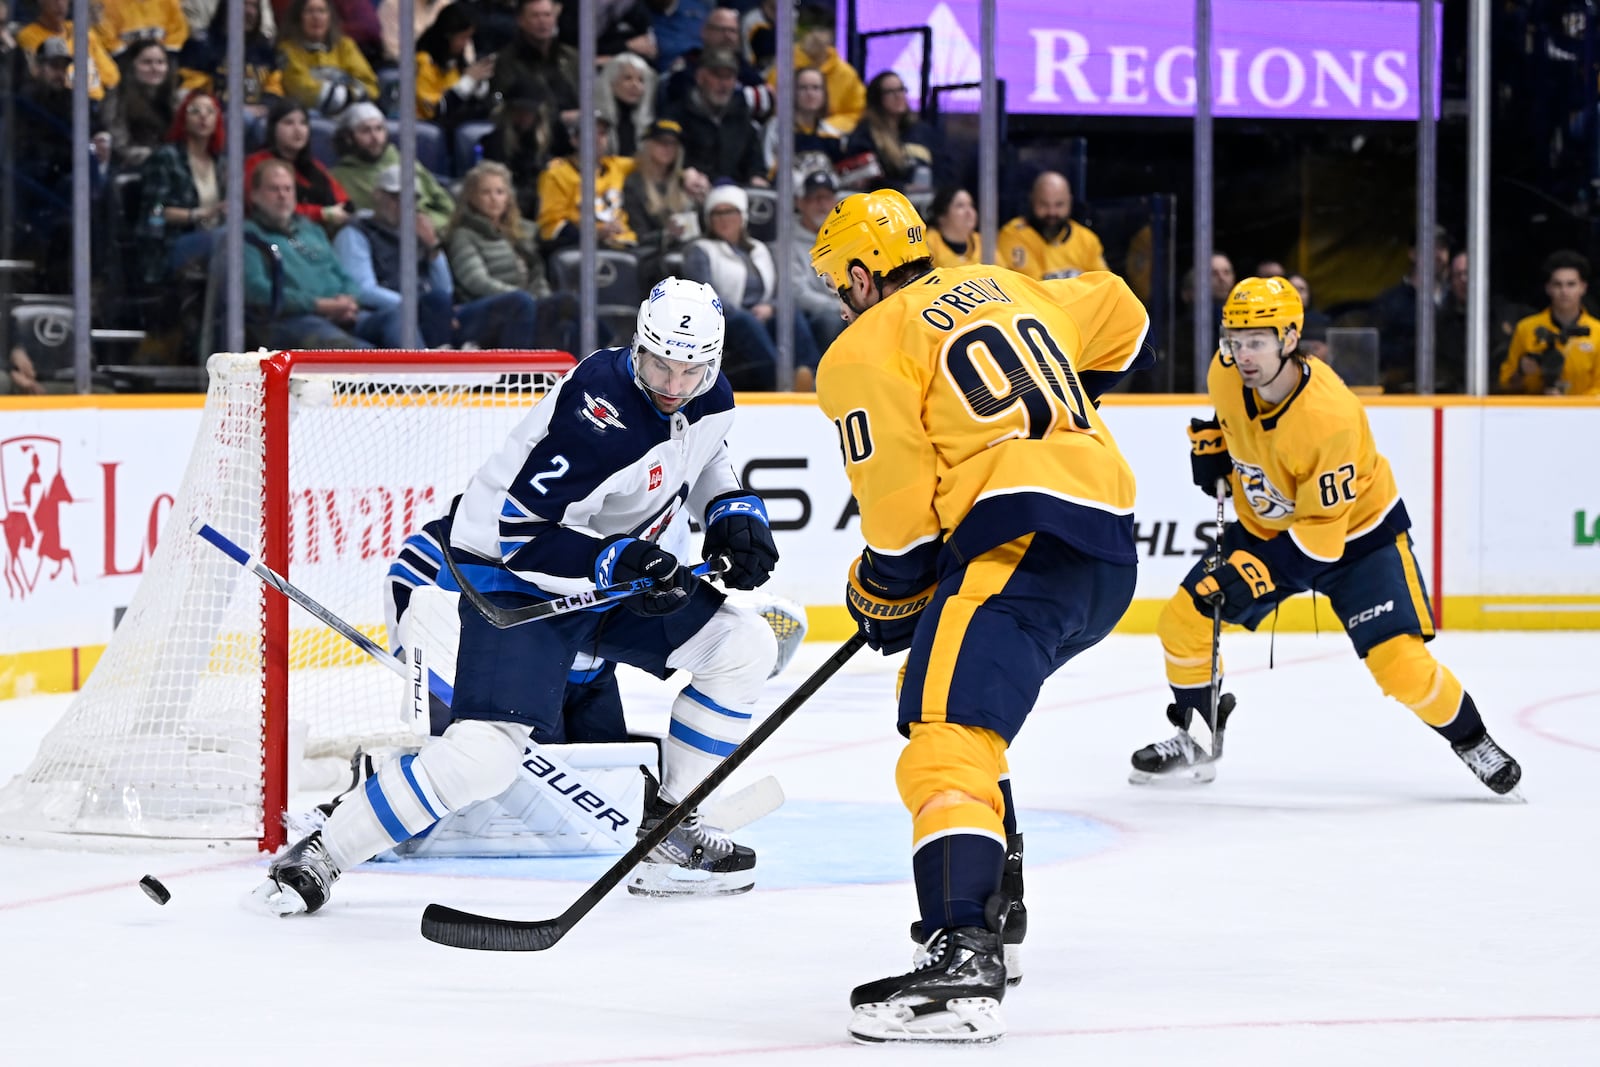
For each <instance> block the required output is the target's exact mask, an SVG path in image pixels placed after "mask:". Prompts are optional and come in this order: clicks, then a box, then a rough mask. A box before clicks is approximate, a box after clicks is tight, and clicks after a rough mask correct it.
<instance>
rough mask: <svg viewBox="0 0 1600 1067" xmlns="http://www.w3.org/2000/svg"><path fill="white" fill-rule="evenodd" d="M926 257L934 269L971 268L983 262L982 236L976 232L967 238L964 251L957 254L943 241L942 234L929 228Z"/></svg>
mask: <svg viewBox="0 0 1600 1067" xmlns="http://www.w3.org/2000/svg"><path fill="white" fill-rule="evenodd" d="M927 240H928V255H929V257H930V258H931V259H932V260H933V265H934V266H935V267H971V266H974V265H976V264H978V263H982V262H983V236H982V234H980V233H978V231H977V230H973V231H972V236H971V237H969V238H967V247H966V250H965V251H962V252H957V251H956V250H955V249H953V248H951V247H950V244H949V242H947V241H946V240H945V239H944V234H942V233H940V232H939V231H938V230H936V229H933V228H932V227H929V229H928V238H927Z"/></svg>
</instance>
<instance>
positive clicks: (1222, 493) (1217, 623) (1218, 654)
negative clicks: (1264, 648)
mask: <svg viewBox="0 0 1600 1067" xmlns="http://www.w3.org/2000/svg"><path fill="white" fill-rule="evenodd" d="M1227 499H1228V480H1227V479H1226V478H1218V479H1217V555H1216V567H1221V566H1222V532H1223V529H1224V527H1226V525H1227V523H1228V513H1227V510H1226V507H1225V505H1224V502H1225V501H1226V500H1227ZM1216 567H1213V568H1212V569H1213V570H1215V569H1216ZM1221 701H1222V598H1221V597H1220V596H1219V597H1217V599H1216V603H1214V604H1212V605H1211V714H1210V715H1208V716H1206V722H1207V724H1208V725H1209V726H1210V727H1211V759H1212V760H1213V761H1216V760H1219V759H1221V758H1222V731H1223V729H1224V728H1226V725H1227V721H1226V719H1225V718H1224V716H1223V714H1222V704H1221Z"/></svg>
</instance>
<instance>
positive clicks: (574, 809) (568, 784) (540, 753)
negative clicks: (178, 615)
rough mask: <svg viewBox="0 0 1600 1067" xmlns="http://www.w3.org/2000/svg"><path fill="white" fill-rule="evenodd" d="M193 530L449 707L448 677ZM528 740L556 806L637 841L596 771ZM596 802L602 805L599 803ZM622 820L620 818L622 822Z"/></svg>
mask: <svg viewBox="0 0 1600 1067" xmlns="http://www.w3.org/2000/svg"><path fill="white" fill-rule="evenodd" d="M189 529H190V530H192V531H193V532H194V533H196V534H199V535H200V537H201V538H203V539H204V540H206V541H208V542H210V543H211V544H212V545H213V546H215V547H216V548H217V549H219V550H220V551H221V552H222V554H223V555H225V556H227V557H228V558H229V559H231V560H233V561H234V562H235V563H237V564H239V566H241V567H243V568H244V569H245V570H247V571H249V572H250V573H252V574H254V575H255V576H256V577H257V578H259V579H261V581H262V583H263V584H265V585H266V586H268V587H269V588H272V589H276V590H277V591H278V592H280V593H282V594H283V595H284V596H286V597H288V598H289V599H290V600H292V601H294V602H295V603H296V604H299V605H300V606H301V607H302V608H305V609H306V611H308V612H310V613H311V614H312V615H313V616H314V617H315V618H316V619H317V620H318V621H320V622H322V623H323V624H324V625H326V626H327V627H328V628H329V629H331V630H333V631H334V632H335V633H337V634H338V635H339V636H341V637H343V638H344V639H345V640H347V641H349V642H350V643H351V644H353V645H355V646H356V647H357V648H359V649H360V650H361V651H363V652H365V653H366V654H367V655H369V656H371V657H372V658H373V659H375V660H377V661H378V662H379V663H381V664H383V665H384V666H385V667H388V668H389V669H390V670H392V671H394V672H395V673H396V674H398V675H399V676H400V677H402V678H404V679H406V680H407V681H408V682H411V683H412V684H413V702H414V706H415V701H416V699H417V698H416V688H415V687H416V686H417V685H418V684H420V683H421V682H422V681H423V679H422V677H421V675H422V674H424V673H425V674H426V675H427V687H428V692H429V693H430V694H432V695H433V696H434V697H436V698H438V699H439V700H440V701H441V702H442V703H444V704H445V706H447V707H448V706H449V704H450V696H451V691H450V687H449V686H448V685H447V684H446V683H445V681H444V679H442V678H440V677H439V676H438V675H437V674H434V673H433V672H432V671H423V670H422V664H421V662H420V660H418V661H417V662H416V663H414V666H415V667H416V668H417V671H416V676H415V677H414V676H413V670H412V667H410V666H407V665H406V664H405V663H402V662H401V661H400V660H398V659H396V658H395V657H394V656H392V655H390V654H389V652H388V650H387V649H385V648H383V647H381V646H380V645H379V644H378V643H377V642H376V641H374V640H372V638H370V637H368V636H367V635H366V634H364V633H362V632H361V631H360V630H357V629H356V628H355V627H354V626H351V625H350V624H349V623H348V622H345V621H344V620H343V619H341V618H340V617H339V616H337V615H335V614H334V613H333V612H331V611H329V610H328V609H327V608H325V607H323V606H322V605H321V604H320V603H318V602H317V600H316V599H315V598H314V597H312V596H311V594H309V593H307V592H305V591H304V590H302V589H300V588H299V587H298V586H296V585H294V584H293V583H292V582H290V581H289V579H287V578H285V577H284V576H283V575H281V574H279V573H278V572H277V571H275V570H273V569H272V568H271V567H268V566H267V565H266V564H265V563H263V562H262V561H261V560H259V559H257V558H256V557H255V556H252V555H250V553H248V552H246V551H245V550H244V549H243V548H242V547H241V546H239V545H238V544H235V543H234V542H233V541H231V540H229V539H228V537H227V536H226V535H225V534H223V533H221V532H219V531H218V530H217V529H216V528H215V527H213V526H210V525H209V524H207V523H206V522H205V520H203V519H201V518H199V517H196V518H195V520H194V521H193V522H191V523H190V524H189ZM523 743H524V744H525V745H526V746H527V747H526V749H525V750H524V752H523V755H524V756H526V757H527V758H528V760H529V762H533V760H534V759H535V758H536V759H538V760H542V761H543V762H544V763H545V764H548V767H546V768H543V770H544V773H542V774H540V773H535V777H537V778H538V779H539V781H540V782H541V783H543V784H544V785H546V786H548V787H549V789H550V792H551V793H552V794H553V796H552V799H555V798H557V797H559V798H560V799H559V801H558V802H557V804H556V810H557V811H559V812H560V813H561V814H562V815H563V816H565V817H566V818H567V819H569V820H570V821H572V822H573V823H574V824H575V825H578V826H580V827H583V828H585V829H588V830H594V831H598V832H599V833H601V834H603V835H604V836H606V837H608V838H610V839H611V840H612V841H614V842H616V843H617V844H619V845H623V846H627V845H629V844H630V842H631V841H632V840H633V839H632V838H630V837H629V835H628V833H627V832H626V831H625V830H624V829H623V827H625V826H627V825H628V823H629V822H630V821H631V820H630V819H628V818H627V817H626V816H625V815H623V814H622V811H623V810H624V809H623V808H621V807H620V806H618V805H616V804H613V803H612V802H611V798H610V797H607V796H605V795H604V794H603V793H601V792H600V791H599V790H598V789H596V788H595V786H594V784H593V781H592V779H593V776H592V775H589V776H584V775H580V774H578V772H577V771H574V770H573V769H572V768H571V767H570V766H568V765H567V762H566V761H565V760H563V759H561V758H560V757H559V756H557V755H556V754H555V753H554V752H551V751H550V749H548V748H546V747H544V746H542V745H540V744H539V743H538V742H537V741H535V740H533V738H532V737H531V736H530V737H529V738H528V739H527V740H526V741H525V742H523ZM579 798H583V799H584V803H585V804H586V805H589V806H580V805H579V804H578V800H579ZM594 805H599V806H598V807H595V806H594ZM605 816H609V817H605ZM618 820H621V821H620V822H619V821H618Z"/></svg>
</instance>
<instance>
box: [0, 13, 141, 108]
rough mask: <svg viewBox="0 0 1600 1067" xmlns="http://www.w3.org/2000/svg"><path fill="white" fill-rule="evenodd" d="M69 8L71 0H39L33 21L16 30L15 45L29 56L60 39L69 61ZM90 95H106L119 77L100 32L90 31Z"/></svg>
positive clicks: (35, 54)
mask: <svg viewBox="0 0 1600 1067" xmlns="http://www.w3.org/2000/svg"><path fill="white" fill-rule="evenodd" d="M71 10H72V0H39V7H38V11H37V12H36V13H35V16H34V21H32V22H30V23H28V24H27V25H26V26H24V27H22V29H20V30H18V31H17V47H18V48H20V49H22V50H23V51H24V52H26V53H28V54H29V55H31V56H36V57H40V58H43V56H42V54H41V49H42V48H43V47H44V43H45V42H46V41H49V40H58V41H60V42H61V45H60V48H61V52H62V54H63V55H65V56H66V58H67V61H68V62H69V63H70V62H71V60H72V20H71V19H69V18H68V17H67V13H68V12H70V11H71ZM89 58H90V60H92V62H91V63H90V65H89V99H90V100H101V99H103V98H104V97H105V95H106V90H107V89H114V88H116V85H117V83H118V82H119V81H121V80H122V71H121V70H119V69H118V68H117V61H116V60H114V59H112V58H111V53H110V52H108V51H106V46H105V44H104V42H102V41H101V40H100V35H99V34H96V33H91V34H90V35H89ZM67 87H68V88H71V87H72V79H71V76H70V70H69V76H68V78H67Z"/></svg>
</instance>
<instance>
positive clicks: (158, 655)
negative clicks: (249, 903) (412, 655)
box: [0, 350, 575, 851]
mask: <svg viewBox="0 0 1600 1067" xmlns="http://www.w3.org/2000/svg"><path fill="white" fill-rule="evenodd" d="M574 362H575V361H574V360H573V359H572V357H571V356H569V355H567V354H565V353H561V352H538V351H476V352H461V353H455V352H399V351H383V350H369V351H333V352H300V351H293V352H275V353H269V352H265V351H261V352H257V353H253V354H248V355H235V354H219V355H216V356H213V357H212V358H211V360H210V361H209V362H208V369H209V370H210V372H211V384H210V388H209V390H208V392H207V397H206V405H205V410H204V412H203V414H202V418H201V427H200V430H199V433H198V434H197V437H196V441H195V445H194V448H193V450H192V452H191V455H190V461H189V465H188V468H187V470H186V472H185V475H184V480H183V485H182V487H181V488H180V489H179V491H178V494H177V499H176V501H175V502H174V505H173V508H172V512H171V514H170V515H169V516H168V521H167V525H166V528H165V530H164V531H163V533H162V536H161V539H160V542H159V544H158V546H157V549H156V552H155V554H154V556H153V557H152V559H151V561H150V564H149V566H148V567H147V569H146V573H145V576H144V578H143V579H142V580H141V583H140V586H139V588H138V590H137V592H136V593H135V595H134V598H133V603H132V604H131V605H130V606H129V608H128V611H127V612H126V614H125V615H124V617H123V620H122V622H121V624H120V625H119V627H118V629H117V631H116V633H115V634H114V635H113V637H112V640H111V643H110V644H109V645H108V646H107V649H106V652H105V654H104V655H103V656H102V657H101V660H100V662H99V664H97V666H96V668H95V671H94V673H93V674H92V675H91V676H90V678H89V679H88V682H87V683H86V684H85V686H84V688H83V690H82V691H81V692H80V693H78V694H77V696H76V697H75V698H74V700H73V702H72V704H71V705H70V706H69V708H68V710H67V711H66V713H65V714H64V715H63V716H62V718H61V720H60V721H59V722H58V724H57V725H56V727H55V728H54V729H53V730H52V731H51V732H50V734H49V735H48V736H46V738H45V739H44V741H43V742H42V743H41V745H40V750H39V752H38V754H37V755H36V756H35V758H34V760H33V762H32V763H31V764H30V765H29V767H28V769H27V770H26V771H25V772H24V773H23V774H22V775H19V776H18V777H17V778H15V779H13V780H12V781H11V782H10V783H8V784H6V785H4V786H3V787H0V840H7V841H22V842H31V843H43V844H67V845H70V846H72V847H85V846H99V847H105V848H138V847H147V848H148V847H156V848H160V847H168V848H188V847H195V846H197V845H202V846H207V847H219V846H224V845H245V844H249V845H255V846H258V847H260V848H262V849H266V850H269V851H270V850H272V849H275V848H277V847H278V846H279V845H280V844H282V842H283V839H284V830H283V825H282V816H283V813H284V811H285V810H287V807H288V804H289V790H290V786H291V784H292V782H291V780H292V779H294V778H298V779H299V780H300V784H301V786H302V788H305V787H310V788H317V789H324V790H326V789H328V788H330V787H331V786H332V785H333V784H334V783H337V782H338V781H339V778H340V774H341V770H342V769H343V768H345V767H347V766H348V761H349V758H350V755H351V753H352V752H353V751H354V749H355V748H356V747H357V746H362V747H366V748H368V749H369V750H370V749H372V748H374V747H384V746H385V745H394V744H404V743H410V742H414V741H415V736H414V735H412V734H411V733H410V730H409V728H408V727H406V726H405V724H404V722H403V719H402V715H401V710H400V709H401V708H402V707H403V705H404V700H403V691H402V689H401V685H402V682H401V680H400V679H399V678H397V677H395V676H394V675H393V674H392V673H391V672H390V671H388V670H385V669H384V668H382V667H379V666H377V665H374V664H371V663H370V662H369V661H367V660H366V658H365V657H364V656H363V655H362V654H361V653H360V652H358V651H356V650H355V649H354V648H353V647H352V646H350V644H349V642H347V641H345V640H344V639H343V638H340V637H338V636H337V635H334V634H332V633H331V632H329V631H328V630H327V628H326V627H324V626H322V624H320V623H318V622H316V621H315V620H313V619H311V617H310V616H309V615H306V614H304V613H301V612H300V611H299V609H298V608H296V609H293V610H292V611H291V608H290V606H289V604H288V602H287V600H286V599H285V598H284V597H282V596H280V595H278V594H277V593H275V592H269V591H267V590H266V589H265V588H264V587H263V586H262V585H261V583H260V582H258V581H257V580H256V579H255V578H254V577H253V576H252V575H250V574H248V573H247V572H245V571H244V570H242V569H241V568H240V567H238V565H237V564H235V563H233V562H232V561H230V560H228V559H226V558H225V557H223V556H222V555H221V554H220V553H218V552H217V551H216V550H215V549H214V548H212V547H211V546H209V545H206V544H204V543H203V542H201V541H200V540H199V539H198V538H196V537H194V536H193V535H191V534H190V533H189V524H190V522H191V521H193V520H194V519H196V518H198V519H200V520H202V521H205V522H207V523H210V524H211V525H213V526H215V527H216V528H217V529H218V530H220V531H222V532H223V533H224V534H226V535H227V536H228V537H230V538H231V539H233V540H234V541H236V542H238V543H239V544H240V545H241V546H243V547H244V548H245V549H246V550H247V551H249V552H251V553H252V554H254V555H257V556H259V557H260V558H261V559H262V560H263V562H265V563H266V564H267V565H268V566H269V567H271V568H272V569H273V570H275V571H277V572H278V573H279V574H283V575H285V576H287V577H289V578H290V580H291V581H293V582H294V583H295V584H296V585H298V586H300V587H301V588H302V589H304V590H305V591H306V592H307V593H308V594H309V595H311V596H312V597H313V598H315V599H316V600H318V601H319V602H320V603H322V604H323V605H324V606H326V607H327V608H328V609H329V610H331V611H332V612H333V613H334V614H336V615H338V616H339V617H341V618H343V619H344V620H346V621H347V622H350V623H351V624H352V625H354V626H356V627H357V628H358V629H360V630H361V631H362V632H363V633H366V634H367V635H368V636H369V637H372V638H373V639H374V640H375V641H377V642H378V643H379V644H384V643H385V632H384V617H385V613H384V608H383V602H384V597H383V584H384V576H385V575H386V574H387V572H388V569H389V566H390V564H391V562H392V561H393V559H394V557H395V556H396V555H397V554H398V551H399V547H400V542H401V541H403V540H404V538H405V537H406V536H409V535H410V534H411V533H414V532H415V531H416V530H417V529H419V528H420V527H421V525H422V524H423V523H425V522H427V521H429V520H430V519H433V518H435V517H437V516H438V515H441V514H443V513H444V511H445V509H446V508H447V507H448V505H449V501H450V499H451V497H453V496H454V495H455V494H456V493H459V492H461V491H462V490H463V489H464V488H465V487H466V484H467V481H468V480H469V479H470V478H471V476H472V474H473V472H475V471H476V470H477V468H478V467H479V466H480V465H481V464H482V463H483V462H484V460H485V459H487V458H488V457H489V455H491V454H492V453H493V452H494V451H495V450H496V449H497V448H498V447H499V446H500V444H501V443H502V442H503V441H504V439H505V437H506V435H507V434H508V433H509V432H510V430H511V429H512V428H513V427H514V426H515V425H516V423H517V422H518V421H520V419H521V418H522V417H523V416H524V415H525V414H526V413H527V411H528V410H529V409H530V408H531V407H532V406H533V405H534V404H535V403H537V401H538V399H539V398H540V397H542V396H543V394H544V393H545V392H546V391H548V390H549V389H550V388H551V387H552V386H553V385H554V384H555V383H556V382H557V381H559V380H560V378H561V376H562V375H564V374H565V373H566V372H567V371H568V370H570V369H571V368H572V366H573V365H574ZM323 799H326V797H324V798H323Z"/></svg>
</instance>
